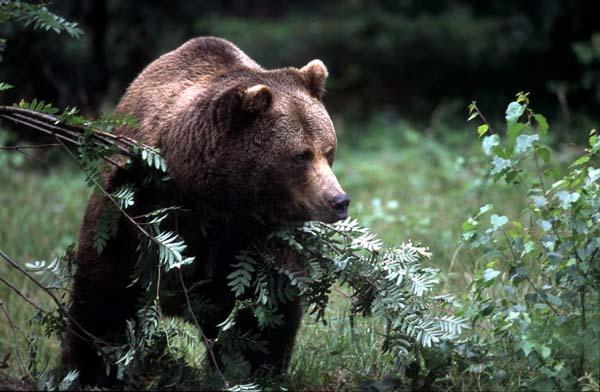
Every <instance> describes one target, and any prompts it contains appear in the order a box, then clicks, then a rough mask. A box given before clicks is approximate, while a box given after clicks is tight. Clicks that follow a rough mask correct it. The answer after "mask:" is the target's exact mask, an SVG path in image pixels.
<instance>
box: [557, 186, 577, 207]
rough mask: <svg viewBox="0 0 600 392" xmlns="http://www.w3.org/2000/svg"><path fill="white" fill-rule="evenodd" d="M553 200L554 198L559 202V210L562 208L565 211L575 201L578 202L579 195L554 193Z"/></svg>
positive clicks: (565, 192)
mask: <svg viewBox="0 0 600 392" xmlns="http://www.w3.org/2000/svg"><path fill="white" fill-rule="evenodd" d="M554 198H556V199H558V200H559V201H560V208H562V209H563V210H567V209H569V208H570V207H571V204H573V203H575V202H576V201H577V200H579V193H577V192H567V191H560V192H556V195H554Z"/></svg>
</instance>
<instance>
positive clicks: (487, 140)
mask: <svg viewBox="0 0 600 392" xmlns="http://www.w3.org/2000/svg"><path fill="white" fill-rule="evenodd" d="M499 144H500V138H499V137H498V135H489V136H486V137H484V138H483V140H482V141H481V147H482V148H483V153H484V154H485V155H491V154H492V148H493V147H494V146H497V145H499Z"/></svg>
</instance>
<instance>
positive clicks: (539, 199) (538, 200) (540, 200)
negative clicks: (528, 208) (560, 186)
mask: <svg viewBox="0 0 600 392" xmlns="http://www.w3.org/2000/svg"><path fill="white" fill-rule="evenodd" d="M531 202H532V203H533V205H534V206H535V207H536V208H542V207H544V206H545V205H547V204H548V199H546V198H545V197H544V196H531Z"/></svg>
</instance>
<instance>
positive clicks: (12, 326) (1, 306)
mask: <svg viewBox="0 0 600 392" xmlns="http://www.w3.org/2000/svg"><path fill="white" fill-rule="evenodd" d="M0 309H1V310H2V313H4V317H6V321H7V322H8V325H9V326H10V330H11V332H12V334H13V338H14V340H15V349H16V351H17V359H18V361H19V366H21V368H22V369H23V371H24V372H25V373H27V376H29V378H33V376H32V375H31V372H30V371H29V369H28V367H27V366H25V361H24V360H23V356H22V355H21V350H20V349H19V346H20V345H19V344H18V343H19V342H18V338H17V327H16V326H15V324H14V323H13V322H12V320H11V318H10V315H9V314H8V310H7V309H6V306H5V305H4V302H2V301H0ZM19 332H21V334H22V335H23V338H24V340H25V341H27V337H26V336H25V335H24V334H23V331H21V330H19Z"/></svg>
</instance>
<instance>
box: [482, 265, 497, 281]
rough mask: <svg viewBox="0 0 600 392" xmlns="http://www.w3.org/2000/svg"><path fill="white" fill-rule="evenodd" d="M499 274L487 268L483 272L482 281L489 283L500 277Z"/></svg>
mask: <svg viewBox="0 0 600 392" xmlns="http://www.w3.org/2000/svg"><path fill="white" fill-rule="evenodd" d="M500 274H501V272H500V271H498V270H495V269H491V268H488V269H486V270H485V271H483V280H484V281H485V282H489V281H490V280H494V279H496V278H497V277H498V275H500Z"/></svg>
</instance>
